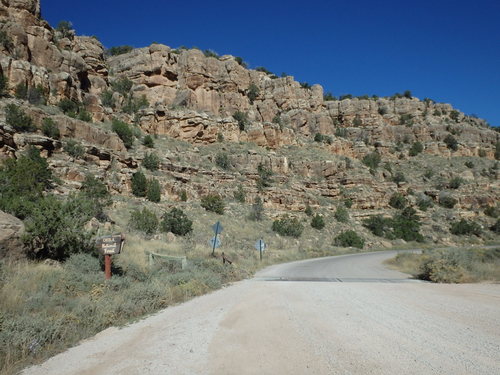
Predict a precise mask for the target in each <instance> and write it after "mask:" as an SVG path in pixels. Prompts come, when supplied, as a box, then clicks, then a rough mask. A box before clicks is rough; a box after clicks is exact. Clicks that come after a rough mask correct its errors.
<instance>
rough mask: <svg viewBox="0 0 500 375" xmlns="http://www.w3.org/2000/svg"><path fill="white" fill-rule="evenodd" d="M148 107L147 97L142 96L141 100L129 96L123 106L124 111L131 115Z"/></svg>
mask: <svg viewBox="0 0 500 375" xmlns="http://www.w3.org/2000/svg"><path fill="white" fill-rule="evenodd" d="M148 106H149V102H148V100H147V98H146V95H142V96H141V97H140V98H133V97H132V96H128V97H127V99H126V100H125V102H124V104H123V106H122V111H123V112H125V113H128V114H129V115H131V114H134V113H137V112H138V111H139V110H140V109H143V108H146V107H148Z"/></svg>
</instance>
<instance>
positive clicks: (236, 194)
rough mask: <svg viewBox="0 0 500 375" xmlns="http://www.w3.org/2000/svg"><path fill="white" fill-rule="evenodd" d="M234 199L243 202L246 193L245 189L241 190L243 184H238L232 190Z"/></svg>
mask: <svg viewBox="0 0 500 375" xmlns="http://www.w3.org/2000/svg"><path fill="white" fill-rule="evenodd" d="M234 199H236V201H238V202H240V203H245V199H246V194H245V190H243V186H241V185H239V186H238V189H236V191H235V192H234Z"/></svg>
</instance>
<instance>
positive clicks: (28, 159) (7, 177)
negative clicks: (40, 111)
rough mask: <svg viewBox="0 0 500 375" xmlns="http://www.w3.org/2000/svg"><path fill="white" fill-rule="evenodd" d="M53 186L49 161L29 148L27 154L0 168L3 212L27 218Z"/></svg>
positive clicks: (0, 201) (0, 207) (0, 202)
mask: <svg viewBox="0 0 500 375" xmlns="http://www.w3.org/2000/svg"><path fill="white" fill-rule="evenodd" d="M53 183H54V178H53V176H52V172H51V170H50V169H49V167H48V164H47V161H46V160H45V159H44V158H42V157H41V156H40V152H39V151H38V150H37V149H36V148H34V147H30V148H29V149H28V151H27V152H26V154H25V155H20V156H19V157H18V158H17V159H7V160H6V161H5V163H4V165H3V166H1V167H0V210H3V211H5V212H8V213H11V214H13V215H14V216H17V217H19V218H20V219H24V218H25V217H27V216H29V214H30V212H31V211H32V209H33V206H34V205H36V202H37V201H38V200H39V199H40V198H41V197H42V194H43V192H44V190H46V189H50V188H51V187H52V185H53Z"/></svg>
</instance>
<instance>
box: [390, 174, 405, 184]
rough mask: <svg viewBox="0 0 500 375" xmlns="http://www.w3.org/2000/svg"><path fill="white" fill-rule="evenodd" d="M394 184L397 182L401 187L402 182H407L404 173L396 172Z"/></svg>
mask: <svg viewBox="0 0 500 375" xmlns="http://www.w3.org/2000/svg"><path fill="white" fill-rule="evenodd" d="M392 182H395V183H396V184H398V185H399V184H400V183H402V182H406V177H405V175H404V174H403V172H396V174H395V175H394V176H392Z"/></svg>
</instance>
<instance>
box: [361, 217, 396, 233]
mask: <svg viewBox="0 0 500 375" xmlns="http://www.w3.org/2000/svg"><path fill="white" fill-rule="evenodd" d="M363 226H364V227H366V228H368V229H369V230H370V232H372V233H373V234H374V235H375V236H378V237H388V236H389V237H390V234H391V231H392V220H391V219H388V218H384V217H382V215H375V216H370V217H369V218H368V219H365V220H364V221H363Z"/></svg>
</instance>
